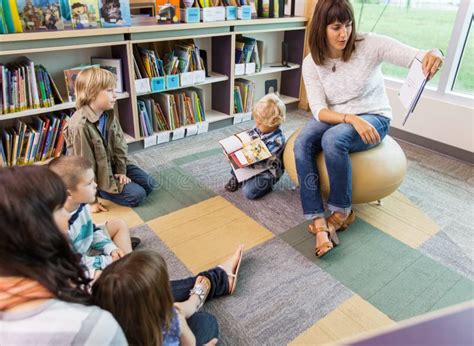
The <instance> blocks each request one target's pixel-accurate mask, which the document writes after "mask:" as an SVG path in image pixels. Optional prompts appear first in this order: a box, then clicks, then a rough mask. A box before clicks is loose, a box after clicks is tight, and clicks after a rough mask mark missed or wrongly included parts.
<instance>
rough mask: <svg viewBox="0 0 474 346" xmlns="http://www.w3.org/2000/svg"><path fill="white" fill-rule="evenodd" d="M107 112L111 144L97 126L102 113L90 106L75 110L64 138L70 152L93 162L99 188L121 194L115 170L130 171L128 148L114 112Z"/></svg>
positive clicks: (121, 172) (66, 127) (108, 136)
mask: <svg viewBox="0 0 474 346" xmlns="http://www.w3.org/2000/svg"><path fill="white" fill-rule="evenodd" d="M107 114H108V117H107V125H106V127H107V145H104V140H103V139H102V136H101V135H100V132H99V130H98V128H97V123H98V121H99V117H100V115H96V114H95V113H94V111H93V110H92V109H91V108H90V107H89V106H85V107H82V108H80V109H78V110H77V111H76V112H74V114H73V115H72V117H71V119H69V121H68V122H67V124H66V126H65V128H64V138H65V140H66V145H67V154H68V155H80V156H83V157H85V158H86V159H88V160H89V161H90V162H91V163H92V165H93V168H94V173H95V176H96V181H97V188H98V189H99V190H102V191H105V192H108V193H113V194H117V193H121V192H122V189H123V186H122V185H121V184H119V183H118V181H117V180H116V179H115V178H114V173H115V174H126V173H127V164H128V160H127V150H128V147H127V143H126V142H125V138H124V136H123V131H122V128H121V127H120V123H119V122H118V119H117V118H116V117H115V115H114V113H113V111H108V112H107ZM112 167H113V168H114V169H113V170H112Z"/></svg>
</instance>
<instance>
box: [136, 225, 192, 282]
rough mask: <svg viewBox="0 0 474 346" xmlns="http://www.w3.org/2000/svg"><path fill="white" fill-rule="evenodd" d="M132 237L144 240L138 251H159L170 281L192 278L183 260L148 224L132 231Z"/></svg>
mask: <svg viewBox="0 0 474 346" xmlns="http://www.w3.org/2000/svg"><path fill="white" fill-rule="evenodd" d="M130 234H131V235H132V236H136V237H140V239H141V240H142V242H141V244H140V246H139V247H138V248H137V249H136V251H138V250H155V251H158V252H159V253H160V254H161V256H163V258H164V259H165V261H166V264H167V265H168V273H169V275H170V280H176V279H184V278H186V277H188V276H192V273H191V272H190V271H189V270H188V268H186V266H185V265H184V264H183V262H181V260H180V259H179V258H178V257H176V255H175V254H174V253H173V251H171V250H170V249H169V248H168V247H167V246H166V244H165V243H164V242H163V241H161V239H160V238H159V237H158V236H157V235H156V233H155V232H153V230H152V229H151V228H150V227H148V225H147V224H143V225H140V226H137V227H134V228H132V229H131V230H130Z"/></svg>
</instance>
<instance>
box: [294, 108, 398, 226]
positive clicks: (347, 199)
mask: <svg viewBox="0 0 474 346" xmlns="http://www.w3.org/2000/svg"><path fill="white" fill-rule="evenodd" d="M360 117H361V118H363V119H365V120H367V121H368V122H369V123H370V124H372V126H374V127H375V129H376V130H377V132H378V133H379V135H380V139H381V140H382V139H383V138H384V137H385V136H386V134H387V132H388V129H389V126H390V119H388V118H386V117H383V116H381V115H376V114H363V115H360ZM378 144H379V143H377V144H365V143H364V142H363V141H362V138H361V137H360V135H359V134H358V133H357V131H356V130H355V129H354V127H353V126H352V125H350V124H337V125H332V124H328V123H325V122H321V121H317V120H315V119H314V118H313V119H311V120H310V121H308V123H306V125H305V126H304V127H303V129H302V130H301V132H300V134H299V136H298V138H297V139H296V141H295V146H294V153H295V161H296V171H297V173H298V181H299V182H300V196H301V204H302V206H303V212H304V215H305V218H306V219H308V220H312V219H314V218H317V217H324V205H323V200H322V196H321V191H320V184H319V173H318V168H317V166H316V155H317V154H318V153H319V152H320V151H323V153H324V159H325V161H326V168H327V171H328V175H329V182H330V193H329V199H328V209H329V210H330V211H332V212H342V213H348V212H349V211H350V210H351V205H352V165H351V160H350V158H349V153H351V152H357V151H364V150H367V149H370V148H373V147H375V146H377V145H378Z"/></svg>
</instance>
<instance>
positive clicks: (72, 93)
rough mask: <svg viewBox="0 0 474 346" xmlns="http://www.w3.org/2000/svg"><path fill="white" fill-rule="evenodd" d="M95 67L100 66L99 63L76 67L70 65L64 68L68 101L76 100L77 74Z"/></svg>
mask: <svg viewBox="0 0 474 346" xmlns="http://www.w3.org/2000/svg"><path fill="white" fill-rule="evenodd" d="M92 67H97V68H100V65H99V64H91V65H81V66H77V67H72V68H70V69H67V70H64V79H65V81H66V89H67V97H68V100H69V102H74V101H76V88H75V85H74V84H75V83H76V78H77V75H78V74H79V73H80V72H81V71H82V70H86V69H88V68H92Z"/></svg>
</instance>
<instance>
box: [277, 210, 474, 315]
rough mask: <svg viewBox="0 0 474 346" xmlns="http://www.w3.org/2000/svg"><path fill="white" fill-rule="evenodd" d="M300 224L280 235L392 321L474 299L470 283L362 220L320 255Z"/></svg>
mask: <svg viewBox="0 0 474 346" xmlns="http://www.w3.org/2000/svg"><path fill="white" fill-rule="evenodd" d="M307 225H308V223H307V222H306V223H304V224H301V225H299V226H297V227H295V228H293V229H291V230H289V231H287V232H285V233H284V234H282V235H280V238H281V239H282V240H284V241H286V242H287V243H288V244H290V245H291V246H293V247H294V248H295V249H296V250H298V251H299V252H301V253H302V254H303V255H304V256H306V257H307V258H308V259H310V260H311V261H313V263H315V264H317V265H318V266H319V267H321V268H322V269H324V270H325V271H326V272H328V273H329V274H331V275H332V276H333V277H335V278H336V279H337V280H339V281H340V282H341V283H342V284H344V285H345V286H346V287H348V288H350V289H351V290H352V291H354V292H355V293H357V294H359V295H360V296H361V297H363V298H364V299H366V300H367V301H368V302H370V303H371V304H373V305H374V306H375V307H377V308H378V309H379V310H381V311H382V312H384V313H385V314H387V315H388V316H389V317H390V318H392V319H393V320H395V321H400V320H404V319H407V318H410V317H413V316H416V315H419V314H422V313H426V312H429V311H433V310H437V309H440V308H443V307H446V306H449V305H453V304H457V303H460V302H464V301H467V300H470V299H473V298H474V283H473V282H472V281H471V280H469V279H467V278H466V277H464V276H462V275H461V274H458V273H457V272H455V271H453V270H451V269H449V268H447V267H445V266H443V265H442V264H440V263H438V262H436V261H434V260H432V259H431V258H429V257H427V256H425V255H424V254H422V253H421V252H420V251H418V250H416V249H413V248H411V247H409V246H407V245H405V244H403V243H401V242H400V241H398V240H397V239H395V238H392V237H390V236H389V235H387V234H385V233H383V232H382V231H380V230H378V229H377V228H375V227H373V226H372V225H370V224H368V223H366V222H365V221H363V220H361V219H357V220H356V222H355V223H354V224H353V225H352V226H351V228H350V230H348V231H346V232H339V233H338V234H339V238H340V240H341V244H340V245H339V246H337V247H336V248H335V249H334V250H333V251H331V252H330V253H328V254H327V255H326V256H324V257H323V258H321V259H318V258H316V256H315V255H314V245H315V238H314V235H312V234H310V233H308V231H307Z"/></svg>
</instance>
